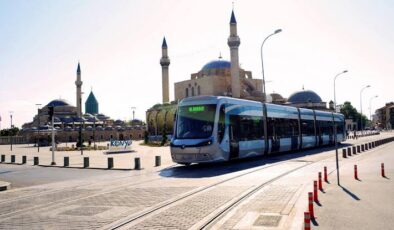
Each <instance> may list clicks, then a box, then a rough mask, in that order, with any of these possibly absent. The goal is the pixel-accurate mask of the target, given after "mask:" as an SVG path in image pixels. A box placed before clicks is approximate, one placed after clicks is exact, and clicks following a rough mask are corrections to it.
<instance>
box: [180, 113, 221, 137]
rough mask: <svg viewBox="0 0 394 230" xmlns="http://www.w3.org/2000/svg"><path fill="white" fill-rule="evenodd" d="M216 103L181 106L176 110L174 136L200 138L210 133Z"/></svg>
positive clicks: (208, 135)
mask: <svg viewBox="0 0 394 230" xmlns="http://www.w3.org/2000/svg"><path fill="white" fill-rule="evenodd" d="M215 113H216V105H192V106H181V107H179V110H178V120H177V127H176V137H177V138H178V139H201V138H207V137H210V136H211V135H212V130H213V124H214V119H215Z"/></svg>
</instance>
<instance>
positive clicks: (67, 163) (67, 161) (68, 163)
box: [63, 157, 70, 167]
mask: <svg viewBox="0 0 394 230" xmlns="http://www.w3.org/2000/svg"><path fill="white" fill-rule="evenodd" d="M63 159H64V160H63V167H68V166H69V165H70V158H69V157H64V158H63Z"/></svg>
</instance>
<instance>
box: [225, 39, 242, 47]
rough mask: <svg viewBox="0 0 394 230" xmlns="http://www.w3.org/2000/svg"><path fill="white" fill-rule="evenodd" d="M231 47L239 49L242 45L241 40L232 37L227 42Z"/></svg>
mask: <svg viewBox="0 0 394 230" xmlns="http://www.w3.org/2000/svg"><path fill="white" fill-rule="evenodd" d="M227 44H228V46H230V47H238V46H239V45H240V44H241V39H240V38H239V37H238V36H230V37H229V38H228V40H227Z"/></svg>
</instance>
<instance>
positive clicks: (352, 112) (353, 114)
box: [340, 101, 368, 129]
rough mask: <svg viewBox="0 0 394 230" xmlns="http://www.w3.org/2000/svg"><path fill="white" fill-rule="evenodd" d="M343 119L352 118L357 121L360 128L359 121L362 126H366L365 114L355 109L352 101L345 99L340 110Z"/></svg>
mask: <svg viewBox="0 0 394 230" xmlns="http://www.w3.org/2000/svg"><path fill="white" fill-rule="evenodd" d="M340 112H341V113H342V114H343V115H344V116H345V119H352V120H353V121H354V122H357V125H358V128H359V129H360V128H361V122H362V124H363V127H366V125H367V122H368V118H367V117H366V116H365V115H362V116H361V114H360V113H359V112H358V111H357V109H356V108H354V107H353V105H352V103H350V102H349V101H345V103H343V106H342V108H341V111H340Z"/></svg>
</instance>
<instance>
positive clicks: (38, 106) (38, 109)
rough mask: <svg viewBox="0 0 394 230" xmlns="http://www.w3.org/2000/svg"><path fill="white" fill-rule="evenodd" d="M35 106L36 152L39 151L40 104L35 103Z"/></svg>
mask: <svg viewBox="0 0 394 230" xmlns="http://www.w3.org/2000/svg"><path fill="white" fill-rule="evenodd" d="M36 106H37V119H38V125H37V138H36V142H37V152H40V141H39V140H40V139H39V137H40V106H41V104H36Z"/></svg>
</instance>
